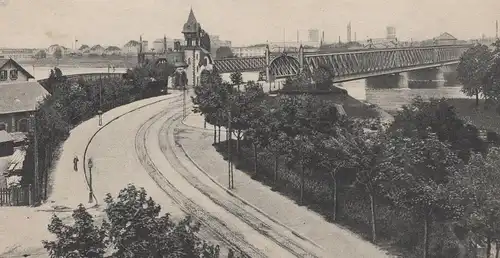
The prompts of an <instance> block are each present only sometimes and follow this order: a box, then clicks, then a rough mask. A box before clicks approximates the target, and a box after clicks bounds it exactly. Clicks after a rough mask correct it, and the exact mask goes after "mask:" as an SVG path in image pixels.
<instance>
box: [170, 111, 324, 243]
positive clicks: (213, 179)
mask: <svg viewBox="0 0 500 258" xmlns="http://www.w3.org/2000/svg"><path fill="white" fill-rule="evenodd" d="M186 117H187V116H186ZM184 120H185V118H184V119H182V120H181V123H182V124H183V125H185V124H184ZM186 126H188V127H193V126H189V125H186ZM194 128H197V127H194ZM177 146H178V147H179V148H180V149H181V150H182V153H183V154H184V155H185V156H186V157H187V158H188V159H189V161H190V162H191V163H193V165H195V166H196V167H197V168H198V170H200V171H201V172H202V173H203V174H205V175H206V176H207V177H208V178H209V179H210V180H211V181H212V182H214V183H215V184H216V185H217V186H219V187H220V188H222V189H223V190H224V191H225V192H226V193H227V194H229V195H230V196H232V197H234V198H236V199H238V200H239V201H241V202H242V203H244V204H245V205H247V206H249V207H251V208H252V209H254V210H256V211H257V212H259V213H260V214H261V215H263V216H264V217H266V218H267V219H269V220H271V221H272V222H274V223H276V224H278V225H280V226H282V227H284V228H286V229H288V230H289V231H290V232H291V233H292V234H293V235H295V236H296V237H298V238H300V239H302V240H304V241H307V242H309V243H311V244H313V245H314V246H316V247H318V248H320V249H321V250H323V251H324V250H325V249H324V248H323V247H322V246H321V245H319V244H317V243H316V242H314V240H312V239H310V238H308V237H306V236H304V235H302V234H300V233H299V232H297V231H296V230H295V229H292V228H291V227H289V226H287V225H285V224H283V223H282V222H281V221H279V220H277V219H275V218H274V217H272V216H271V215H269V214H267V213H266V212H264V211H263V210H261V209H260V208H258V207H256V206H255V205H253V204H252V203H250V202H248V201H247V200H245V199H244V198H243V197H241V196H239V195H238V194H236V193H234V192H232V191H231V190H229V189H228V188H227V187H225V186H224V185H222V184H221V183H219V182H218V181H217V180H216V179H215V178H213V177H212V176H211V175H210V174H209V173H207V172H206V171H205V170H204V169H203V168H202V167H201V166H200V165H198V163H196V161H195V160H194V159H193V158H192V157H191V156H190V155H189V154H188V153H187V151H186V150H185V149H184V147H183V146H182V144H181V143H180V142H178V144H177ZM251 180H253V179H251Z"/></svg>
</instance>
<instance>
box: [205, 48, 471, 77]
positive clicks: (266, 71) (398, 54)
mask: <svg viewBox="0 0 500 258" xmlns="http://www.w3.org/2000/svg"><path fill="white" fill-rule="evenodd" d="M470 47H471V46H470V45H447V46H429V47H406V48H385V49H360V50H348V51H344V52H339V51H336V52H332V51H323V52H304V49H303V48H302V47H301V48H300V49H299V52H298V53H290V54H287V53H281V54H275V53H271V52H270V51H269V48H268V49H267V51H266V55H265V56H259V57H241V58H226V59H216V60H214V66H215V69H217V71H218V72H219V73H232V72H235V71H240V72H260V73H261V74H262V75H265V78H268V79H266V80H267V81H272V80H274V79H282V78H286V77H290V76H294V75H296V74H298V73H299V72H300V71H304V72H306V73H309V74H312V73H313V72H314V71H315V70H317V69H325V70H327V71H328V72H329V73H331V74H332V75H333V76H334V82H337V83H338V82H346V81H353V80H358V79H365V78H369V77H376V76H381V75H389V74H397V73H403V72H410V71H415V70H423V69H430V68H438V67H441V66H445V65H452V64H456V63H458V62H459V61H460V56H461V55H462V53H463V52H465V51H466V50H467V49H468V48H470Z"/></svg>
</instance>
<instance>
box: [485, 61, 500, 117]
mask: <svg viewBox="0 0 500 258" xmlns="http://www.w3.org/2000/svg"><path fill="white" fill-rule="evenodd" d="M487 66H488V67H487V70H486V72H485V74H484V78H483V83H484V85H485V89H486V92H487V94H488V96H489V97H490V98H491V99H492V100H494V101H495V102H496V103H499V102H500V52H499V53H497V54H495V55H494V56H493V57H492V58H491V60H490V61H489V62H488V63H487ZM497 110H498V109H497Z"/></svg>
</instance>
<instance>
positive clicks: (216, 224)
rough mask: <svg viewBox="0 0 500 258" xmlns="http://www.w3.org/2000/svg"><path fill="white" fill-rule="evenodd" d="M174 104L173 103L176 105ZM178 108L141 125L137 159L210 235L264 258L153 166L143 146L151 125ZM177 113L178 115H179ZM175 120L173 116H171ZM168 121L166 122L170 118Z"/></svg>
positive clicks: (252, 255)
mask: <svg viewBox="0 0 500 258" xmlns="http://www.w3.org/2000/svg"><path fill="white" fill-rule="evenodd" d="M176 102H177V101H175V102H174V103H176ZM179 108H181V109H180V110H181V113H182V104H181V105H175V106H172V107H170V108H169V109H168V110H165V111H162V112H160V113H158V114H155V115H154V116H152V117H150V118H149V119H148V120H147V121H146V122H145V123H143V124H142V125H141V127H140V128H139V130H138V131H137V133H136V136H135V149H136V153H137V156H138V159H139V161H140V163H141V164H142V166H143V167H144V169H145V170H146V171H147V173H148V174H149V176H150V177H151V178H152V179H153V181H155V183H156V184H157V185H158V187H159V188H160V189H161V190H162V191H163V192H164V193H165V194H167V195H168V196H169V197H170V198H171V199H172V200H173V201H174V202H175V203H176V204H177V205H178V206H179V208H180V209H181V210H182V211H183V212H184V213H186V214H189V215H191V216H192V217H194V218H195V219H196V220H197V221H198V222H200V223H201V224H202V225H203V226H204V227H205V230H207V231H208V232H209V233H210V234H211V235H213V236H214V237H216V238H217V239H218V240H220V241H221V242H223V243H225V244H226V245H227V246H228V247H230V248H232V249H233V250H235V251H239V252H240V253H243V254H245V255H246V256H247V257H267V256H266V255H265V254H264V253H263V252H262V251H260V250H259V249H258V248H256V247H254V246H252V245H251V244H249V243H248V242H247V241H246V240H245V239H244V237H243V236H242V235H241V234H238V233H236V232H233V231H232V230H231V229H230V228H229V227H228V226H227V225H226V223H224V222H223V221H221V220H220V219H219V218H217V217H215V216H213V215H211V214H210V213H208V212H207V211H206V210H204V209H203V208H202V207H200V205H198V204H196V203H195V202H193V201H192V200H191V199H189V198H188V197H187V196H186V195H184V194H183V193H182V192H181V191H179V189H177V188H176V187H175V186H174V185H173V184H172V182H170V181H169V180H168V179H167V178H166V177H165V176H164V175H163V174H162V173H161V172H160V171H159V169H158V167H157V166H156V164H155V163H154V162H153V160H152V159H151V157H150V154H149V151H148V148H147V147H146V142H147V137H148V132H149V131H150V128H151V127H152V126H153V124H154V123H155V122H156V120H158V119H159V118H160V117H162V116H165V115H167V114H169V113H172V110H173V109H179ZM178 113H179V112H178ZM172 118H174V117H172ZM172 118H169V119H172Z"/></svg>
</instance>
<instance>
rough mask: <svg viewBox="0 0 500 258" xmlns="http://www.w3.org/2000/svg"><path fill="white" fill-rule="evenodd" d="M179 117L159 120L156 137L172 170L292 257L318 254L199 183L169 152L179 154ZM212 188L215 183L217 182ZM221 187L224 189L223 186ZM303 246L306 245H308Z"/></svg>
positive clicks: (243, 205)
mask: <svg viewBox="0 0 500 258" xmlns="http://www.w3.org/2000/svg"><path fill="white" fill-rule="evenodd" d="M181 117H182V114H177V115H176V116H175V117H173V118H169V119H167V120H166V121H165V122H164V123H163V125H162V127H161V129H160V131H159V136H158V138H159V141H160V148H161V150H162V152H163V154H164V156H165V158H166V159H167V160H168V161H169V162H170V164H171V165H172V166H173V167H174V169H175V170H176V171H177V172H178V173H180V174H181V176H182V177H183V178H184V179H185V180H186V181H188V182H189V183H190V184H191V185H192V186H194V187H195V188H196V189H197V190H198V191H200V192H201V193H202V194H204V195H205V196H207V197H208V198H209V199H210V200H211V201H212V202H214V203H215V204H217V205H218V206H220V207H223V208H224V209H225V210H226V211H228V212H229V213H231V214H233V215H234V216H235V217H237V218H238V219H240V220H242V221H243V222H245V223H246V224H247V225H249V226H250V227H251V228H253V229H254V230H256V231H257V232H259V233H260V234H262V235H264V236H266V237H267V238H268V239H269V240H271V241H272V242H274V243H275V244H277V245H278V246H280V247H281V248H283V249H285V250H287V251H288V252H290V253H291V254H293V255H294V256H296V257H321V256H318V255H317V254H316V252H322V251H323V250H322V249H321V248H320V247H318V246H315V245H314V244H311V243H309V242H307V241H304V240H303V239H301V238H300V237H297V236H295V235H294V234H293V232H287V233H288V234H285V233H281V232H283V231H287V230H286V229H284V228H282V227H281V226H279V225H278V226H276V225H271V224H273V222H272V221H271V220H270V219H266V218H264V217H263V216H256V215H254V214H255V212H253V213H252V212H249V211H248V210H247V209H245V208H249V209H253V208H251V207H249V206H248V205H246V204H245V203H243V202H241V201H239V200H237V199H235V198H233V197H229V198H221V196H219V194H218V193H216V191H214V189H213V188H212V187H211V186H208V185H207V184H205V183H203V182H202V181H201V180H200V179H199V178H198V176H197V175H194V174H193V172H192V171H191V170H190V169H188V168H187V167H186V166H184V165H183V163H182V162H181V161H180V158H181V157H179V156H178V155H177V154H176V152H175V151H173V150H174V149H176V148H177V149H178V151H179V153H183V151H182V149H180V147H179V146H178V143H176V142H175V128H176V126H177V125H178V124H179V123H180V119H181ZM189 162H190V161H189ZM196 168H197V167H196ZM200 174H201V172H200ZM216 187H219V186H218V185H217V186H216ZM222 190H224V191H226V190H225V189H222ZM228 196H229V194H228ZM259 217H260V218H259ZM276 228H278V230H276ZM273 229H274V230H273ZM304 246H307V247H308V248H306V247H304ZM311 249H313V250H314V251H312V250H311Z"/></svg>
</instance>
